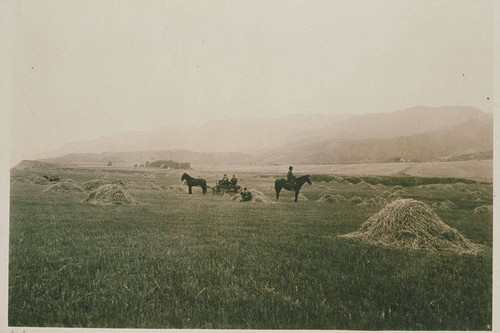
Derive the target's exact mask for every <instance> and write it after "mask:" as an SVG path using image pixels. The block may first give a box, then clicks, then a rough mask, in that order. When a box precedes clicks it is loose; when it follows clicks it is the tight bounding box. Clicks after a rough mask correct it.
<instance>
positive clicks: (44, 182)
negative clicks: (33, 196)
mask: <svg viewBox="0 0 500 333" xmlns="http://www.w3.org/2000/svg"><path fill="white" fill-rule="evenodd" d="M33 183H35V184H38V185H47V184H48V183H49V180H48V179H47V178H43V177H40V176H39V177H36V178H35V179H33Z"/></svg>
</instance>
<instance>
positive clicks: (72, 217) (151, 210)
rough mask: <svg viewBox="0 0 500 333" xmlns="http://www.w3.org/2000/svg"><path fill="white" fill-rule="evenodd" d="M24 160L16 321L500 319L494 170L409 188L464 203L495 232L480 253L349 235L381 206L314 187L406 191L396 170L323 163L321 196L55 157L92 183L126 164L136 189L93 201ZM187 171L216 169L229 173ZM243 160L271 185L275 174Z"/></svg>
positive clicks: (457, 220)
mask: <svg viewBox="0 0 500 333" xmlns="http://www.w3.org/2000/svg"><path fill="white" fill-rule="evenodd" d="M285 171H286V170H285ZM12 173H13V174H12V176H13V179H14V180H13V181H12V182H11V207H10V216H11V218H10V260H9V310H8V311H9V325H10V326H64V327H109V328H242V329H245V328H255V329H261V328H262V329H264V328H267V329H292V328H304V329H306V328H307V329H372V330H379V329H385V330H388V329H390V330H399V329H416V330H424V329H425V330H489V329H491V321H492V318H491V311H492V309H491V308H492V253H491V247H492V227H493V226H492V215H491V214H473V213H472V211H473V209H474V208H476V207H478V206H481V205H492V185H491V184H484V183H474V184H463V183H459V184H452V185H450V184H446V185H444V184H438V185H432V184H429V185H424V186H406V187H404V190H403V191H402V192H400V193H401V194H400V195H401V196H402V197H408V198H414V199H417V200H421V201H423V202H425V203H427V204H429V205H430V204H432V203H434V202H438V201H443V200H449V201H451V202H452V203H454V204H455V205H456V208H455V209H451V210H439V209H437V210H436V213H437V214H438V215H439V216H440V217H441V219H442V220H443V221H444V222H445V223H446V224H448V225H450V226H451V227H453V228H456V229H457V230H458V231H459V232H461V233H462V234H463V235H464V236H465V237H467V238H468V239H470V240H471V241H473V242H475V243H478V244H483V245H484V246H485V250H484V251H483V252H482V253H481V254H479V255H476V256H472V255H458V254H454V253H441V252H440V253H432V252H426V251H409V250H404V249H389V248H383V247H377V246H370V245H366V244H364V243H361V242H359V241H355V240H351V239H345V238H339V237H337V236H338V235H343V234H346V233H349V232H352V231H355V230H356V229H357V228H358V227H359V226H360V225H361V223H363V222H364V221H365V220H366V219H367V218H368V217H369V216H371V215H372V214H374V213H376V212H378V211H379V210H380V209H381V207H376V206H374V207H370V206H358V205H356V204H355V203H353V202H351V201H350V200H343V201H340V202H338V203H326V202H317V201H316V200H318V199H319V198H320V197H321V196H322V195H323V194H325V193H330V194H341V195H343V196H344V197H345V198H347V199H350V198H352V197H356V196H357V197H360V198H361V199H364V198H368V197H370V196H372V195H379V194H380V193H382V192H384V191H389V192H394V191H395V189H394V188H393V186H392V184H391V186H389V185H383V184H379V185H377V188H376V189H361V188H360V187H359V186H356V185H353V184H349V183H341V184H339V183H335V182H327V181H326V180H323V181H321V180H320V179H322V178H313V184H312V185H308V184H306V185H304V187H303V190H302V192H301V193H302V194H303V195H304V196H305V197H306V198H307V199H308V200H304V198H299V202H298V203H293V201H292V198H293V193H292V192H288V191H283V192H282V193H281V195H280V201H279V202H278V203H273V204H267V205H266V204H263V203H242V202H237V201H233V200H231V197H229V196H227V195H225V196H214V195H212V194H211V192H210V190H209V192H208V194H207V195H202V194H201V189H200V188H194V191H193V195H191V196H189V195H188V194H187V192H183V191H178V190H172V189H168V187H169V186H171V185H181V181H180V174H181V172H180V171H179V172H174V171H165V172H150V171H148V170H145V169H142V170H119V169H111V168H110V169H100V170H97V169H91V168H66V169H61V170H58V175H59V176H60V177H61V180H64V179H68V178H70V179H72V180H73V181H74V182H75V183H76V184H80V185H81V184H82V183H83V182H85V181H87V180H90V179H94V178H108V179H121V180H122V181H123V182H124V183H125V184H127V187H128V188H129V192H130V194H131V195H132V196H133V197H134V198H135V200H136V201H137V204H134V205H108V206H100V205H91V204H88V203H84V202H81V200H82V199H83V198H85V197H86V193H84V192H81V193H49V192H43V190H44V188H46V187H47V186H48V185H37V184H33V183H31V182H25V181H23V179H27V178H28V179H33V178H34V177H36V175H37V174H38V173H37V172H36V171H28V170H13V172H12ZM147 174H149V175H150V176H145V175H147ZM190 174H192V176H203V177H205V178H206V179H207V181H208V184H209V185H214V184H215V181H216V179H217V175H216V174H215V173H214V172H208V171H206V172H203V171H198V170H192V171H191V172H190ZM237 176H238V177H239V179H240V184H241V185H243V186H247V187H248V188H254V189H257V190H259V191H262V192H263V193H264V194H265V195H266V196H267V197H269V198H271V199H273V201H274V189H273V183H274V180H275V178H276V175H274V174H257V173H250V172H247V173H241V174H238V175H237ZM283 176H284V175H283ZM403 178H404V177H403ZM325 179H326V178H325ZM315 180H318V181H315ZM152 183H154V184H157V185H163V186H164V188H165V189H163V190H151V189H150V184H152ZM471 193H474V194H473V195H471Z"/></svg>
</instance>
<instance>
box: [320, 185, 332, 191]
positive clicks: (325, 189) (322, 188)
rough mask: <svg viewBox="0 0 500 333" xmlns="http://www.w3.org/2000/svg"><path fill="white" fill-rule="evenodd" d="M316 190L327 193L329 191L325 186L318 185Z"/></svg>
mask: <svg viewBox="0 0 500 333" xmlns="http://www.w3.org/2000/svg"><path fill="white" fill-rule="evenodd" d="M318 189H320V190H323V191H329V190H330V189H329V188H328V187H326V186H325V185H319V186H318Z"/></svg>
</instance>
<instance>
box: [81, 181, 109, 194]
mask: <svg viewBox="0 0 500 333" xmlns="http://www.w3.org/2000/svg"><path fill="white" fill-rule="evenodd" d="M106 184H107V182H105V181H104V180H102V179H92V180H89V181H87V182H85V183H83V185H82V187H83V189H84V190H85V191H93V190H95V189H97V188H99V187H101V186H102V185H106Z"/></svg>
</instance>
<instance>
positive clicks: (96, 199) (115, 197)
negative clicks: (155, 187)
mask: <svg viewBox="0 0 500 333" xmlns="http://www.w3.org/2000/svg"><path fill="white" fill-rule="evenodd" d="M83 202H88V203H91V204H94V205H96V204H100V205H111V204H119V205H120V204H121V205H127V204H133V203H135V200H134V198H132V196H131V195H130V194H129V193H128V191H127V190H126V189H124V188H123V187H121V186H119V185H116V184H106V185H103V186H101V187H99V188H98V189H96V190H95V191H92V192H91V193H90V194H89V196H88V197H87V198H85V199H84V200H83Z"/></svg>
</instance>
